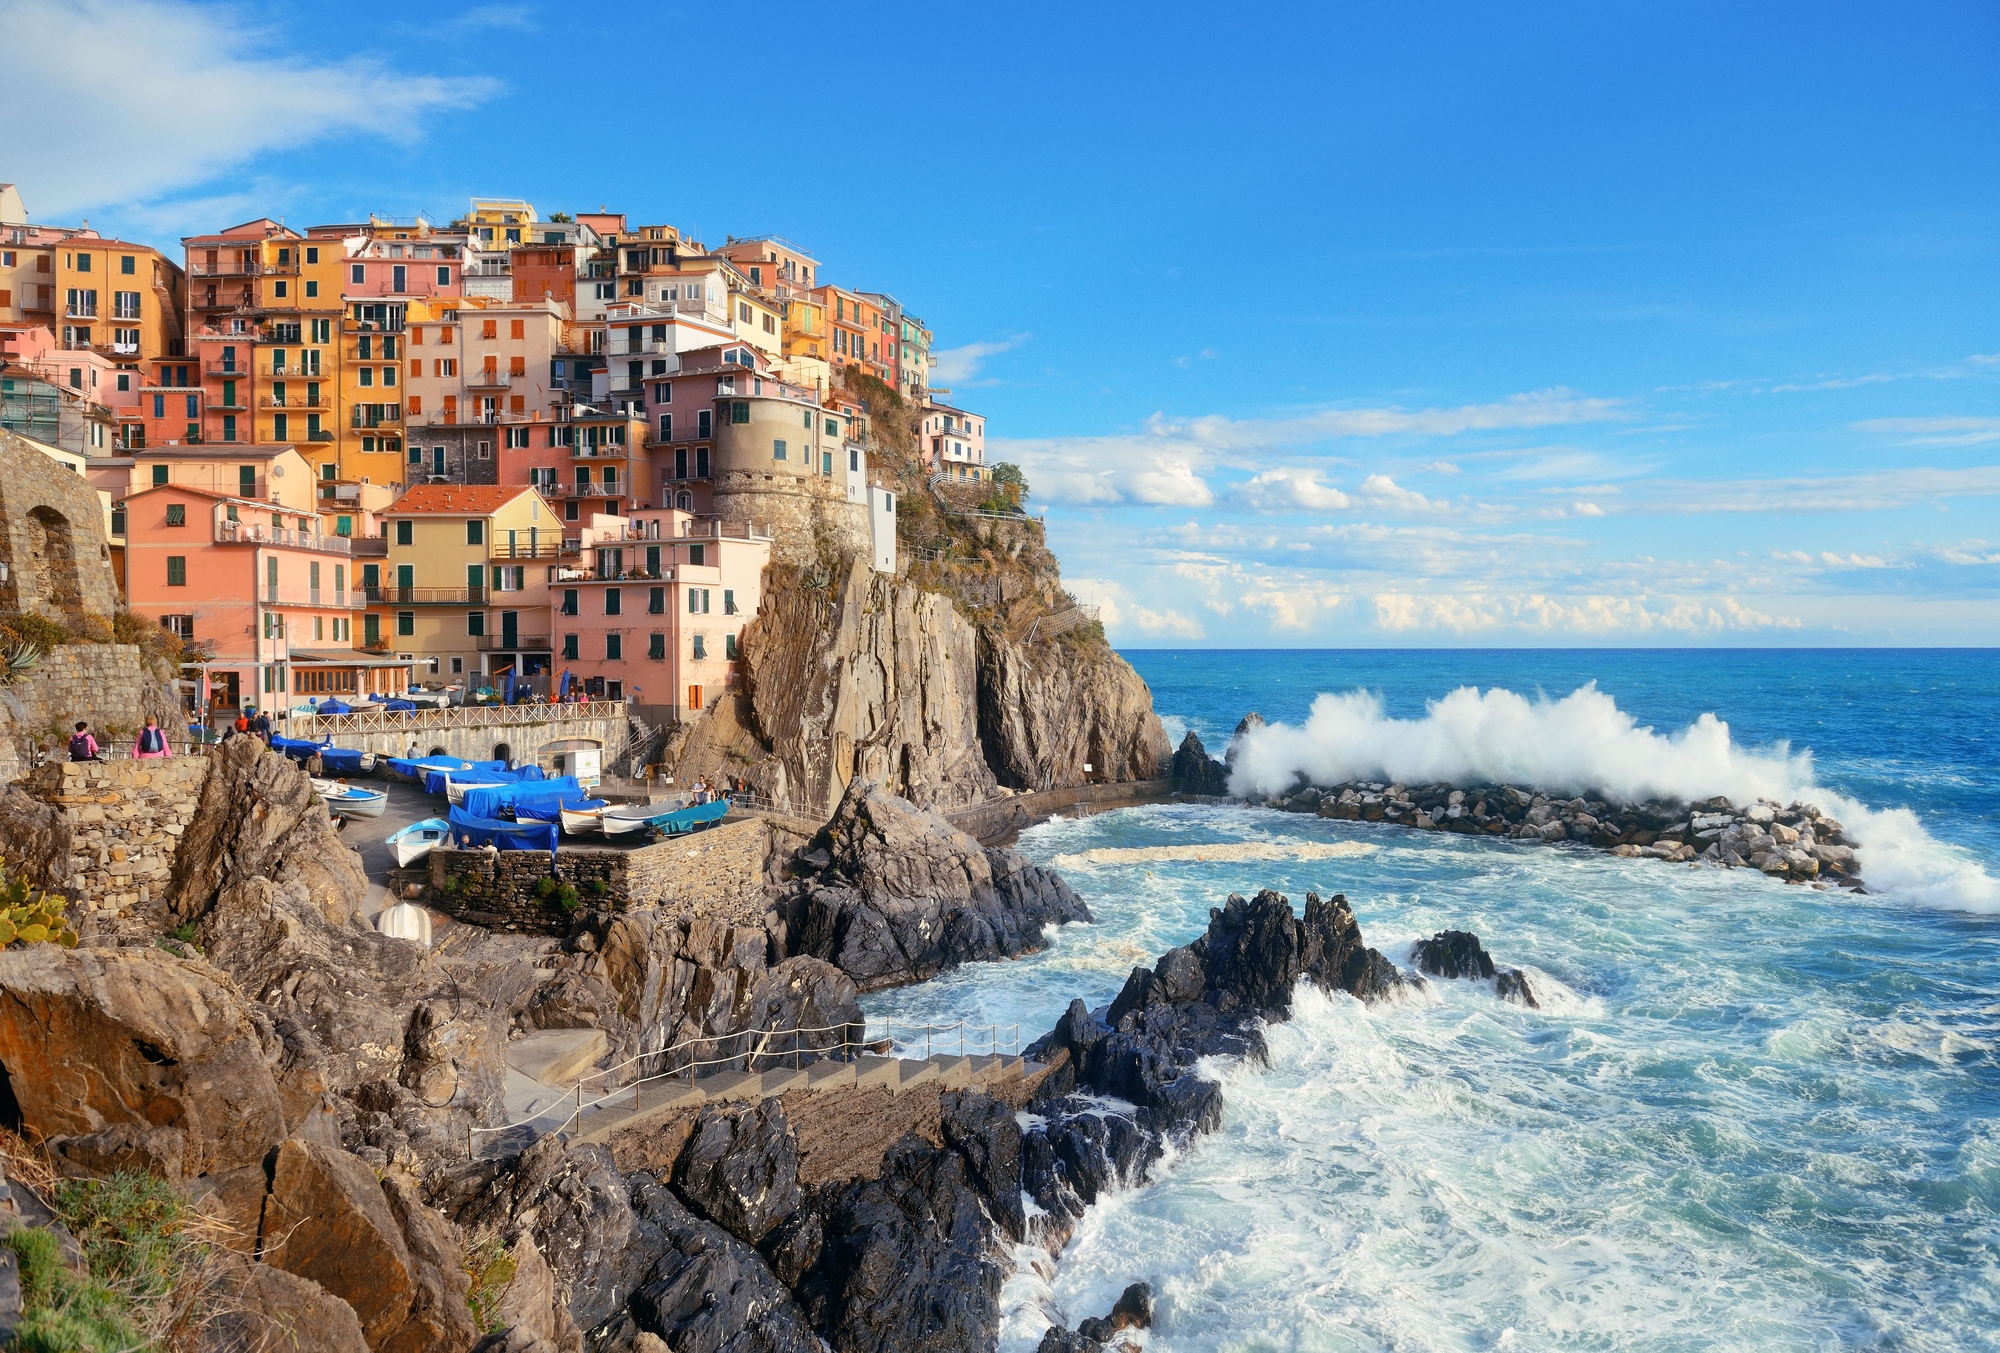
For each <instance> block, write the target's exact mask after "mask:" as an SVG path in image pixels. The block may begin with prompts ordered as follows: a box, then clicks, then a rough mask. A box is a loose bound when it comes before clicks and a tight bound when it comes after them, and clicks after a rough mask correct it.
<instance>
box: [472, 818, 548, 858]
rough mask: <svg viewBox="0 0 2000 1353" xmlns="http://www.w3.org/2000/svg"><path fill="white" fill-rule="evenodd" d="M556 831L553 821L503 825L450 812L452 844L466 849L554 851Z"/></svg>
mask: <svg viewBox="0 0 2000 1353" xmlns="http://www.w3.org/2000/svg"><path fill="white" fill-rule="evenodd" d="M557 835H558V832H557V830H556V824H555V823H553V822H502V821H500V820H499V819H498V818H490V817H480V816H478V815H477V814H474V813H468V812H466V811H465V810H464V809H463V808H453V809H452V810H451V843H452V844H453V845H455V846H458V847H460V848H461V849H462V848H464V847H466V846H497V847H498V848H499V849H501V850H546V851H551V852H553V851H554V850H555V848H556V838H557Z"/></svg>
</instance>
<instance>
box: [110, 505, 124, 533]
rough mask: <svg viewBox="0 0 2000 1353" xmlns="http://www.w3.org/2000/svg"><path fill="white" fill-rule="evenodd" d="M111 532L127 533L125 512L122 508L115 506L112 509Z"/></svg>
mask: <svg viewBox="0 0 2000 1353" xmlns="http://www.w3.org/2000/svg"><path fill="white" fill-rule="evenodd" d="M111 534H112V535H114V536H122V535H124V534H125V513H124V510H123V509H121V508H113V509H112V511H111Z"/></svg>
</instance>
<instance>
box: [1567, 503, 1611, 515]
mask: <svg viewBox="0 0 2000 1353" xmlns="http://www.w3.org/2000/svg"><path fill="white" fill-rule="evenodd" d="M1569 510H1570V511H1571V512H1574V513H1575V514H1576V515H1577V516H1579V517H1601V516H1603V515H1604V509H1603V508H1601V507H1599V506H1598V505H1597V504H1596V503H1571V504H1570V505H1569Z"/></svg>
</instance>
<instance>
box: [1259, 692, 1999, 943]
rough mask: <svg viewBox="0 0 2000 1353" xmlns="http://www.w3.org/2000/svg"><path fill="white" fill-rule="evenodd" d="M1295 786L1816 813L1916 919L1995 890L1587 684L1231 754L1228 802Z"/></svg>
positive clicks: (1835, 804)
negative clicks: (1440, 787) (1771, 807)
mask: <svg viewBox="0 0 2000 1353" xmlns="http://www.w3.org/2000/svg"><path fill="white" fill-rule="evenodd" d="M1300 776H1304V777H1305V778H1306V779H1307V780H1309V781H1310V782H1312V783H1314V784H1318V785H1331V784H1340V783H1345V782H1348V781H1353V780H1367V779H1378V778H1379V779H1383V780H1388V781H1393V782H1399V783H1405V784H1435V783H1447V784H1459V785H1474V784H1511V785H1521V786H1527V787H1531V788H1534V789H1539V790H1545V791H1552V792H1559V793H1563V792H1567V793H1583V792H1586V791H1590V792H1597V793H1601V794H1604V795H1606V796H1608V797H1610V798H1612V799H1616V800H1621V801H1625V802H1639V801H1645V800H1653V799H1670V800H1675V801H1680V802H1688V801H1698V800H1701V799H1706V798H1711V797H1714V796H1717V795H1720V796H1722V797H1725V798H1727V799H1729V800H1730V801H1731V802H1732V803H1735V804H1739V805H1742V804H1749V803H1754V802H1757V801H1758V800H1766V801H1769V802H1772V803H1777V804H1787V803H1793V802H1799V801H1805V802H1816V803H1818V804H1819V806H1820V807H1822V808H1824V809H1827V810H1828V811H1831V812H1833V813H1834V814H1835V815H1836V816H1838V817H1839V818H1840V820H1841V822H1842V824H1843V826H1844V827H1845V828H1846V829H1847V835H1848V836H1849V837H1850V838H1851V839H1852V840H1853V841H1854V843H1855V847H1856V850H1857V853H1858V854H1859V856H1860V860H1861V867H1862V875H1863V877H1864V878H1865V879H1866V880H1867V882H1868V886H1869V888H1870V889H1872V890H1874V891H1877V892H1884V893H1888V894H1890V895H1892V896H1895V897H1897V898H1899V899H1902V900H1905V901H1910V902H1915V903H1919V904H1921V905H1925V906H1934V907H1946V908H1953V909H1957V910H1962V911H1975V912H1995V911H2000V881H1996V880H1995V879H1994V878H1993V877H1992V876H1991V875H1989V874H1988V873H1987V872H1986V871H1985V870H1984V869H1982V868H1981V867H1980V865H1979V864H1978V862H1977V861H1975V860H1973V859H1972V858H1970V857H1969V856H1968V855H1966V854H1965V853H1964V852H1962V851H1958V850H1955V849H1953V848H1950V847H1947V846H1945V845H1943V844H1942V843H1940V842H1938V841H1937V840H1935V839H1934V838H1932V837H1931V836H1930V834H1929V833H1928V832H1926V831H1925V830H1924V828H1923V825H1922V824H1921V823H1920V822H1919V821H1918V820H1917V817H1916V815H1915V814H1914V813H1912V812H1910V811H1909V810H1907V809H1900V808H1898V809H1878V808H1872V807H1869V806H1867V805H1864V804H1861V803H1858V802H1857V801H1855V800H1853V799H1851V798H1849V797H1847V796H1845V795H1843V794H1840V793H1838V792H1837V791H1834V790H1831V789H1829V788H1827V787H1825V786H1822V785H1819V784H1817V783H1816V782H1815V779H1814V775H1813V757H1812V753H1811V752H1809V751H1806V752H1793V751H1792V750H1791V748H1790V746H1789V745H1788V744H1786V743H1782V742H1781V743H1778V744H1776V745H1774V746H1772V747H1770V748H1768V749H1764V750H1753V749H1750V748H1745V747H1742V746H1739V745H1737V744H1736V743H1735V742H1734V741H1733V740H1732V739H1731V737H1730V732H1729V725H1728V723H1727V722H1725V721H1724V720H1722V719H1720V718H1717V717H1716V716H1715V715H1714V714H1712V713H1705V714H1702V715H1701V716H1700V717H1698V718H1697V719H1695V720H1694V722H1693V723H1691V724H1689V725H1688V726H1686V727H1685V728H1682V729H1680V730H1679V731H1678V732H1675V733H1671V734H1664V735H1663V734H1661V733H1658V732H1656V731H1655V730H1654V729H1652V728H1650V727H1646V726H1642V725H1641V724H1640V723H1639V721H1638V720H1637V719H1635V718H1633V717H1632V716H1631V715H1630V714H1627V713H1626V712H1625V711H1623V710H1621V709H1620V708H1619V707H1618V704H1617V702H1616V701H1615V700H1614V699H1613V698H1612V697H1611V696H1609V695H1607V694H1605V693H1604V692H1603V691H1600V690H1598V689H1597V684H1596V683H1595V682H1589V683H1586V684H1585V685H1583V686H1581V687H1579V688H1578V689H1576V690H1574V691H1572V692H1571V693H1570V694H1568V695H1566V696H1564V697H1562V698H1561V699H1558V700H1550V699H1547V698H1539V697H1538V698H1535V699H1529V698H1527V697H1525V696H1522V695H1519V694H1517V693H1515V692H1513V691H1510V690H1505V689H1502V688H1497V687H1496V688H1491V689H1488V690H1485V691H1481V690H1479V689H1477V688H1476V687H1471V686H1461V687H1459V688H1458V689H1456V690H1454V691H1452V692H1450V693H1449V694H1447V695H1445V696H1443V697H1442V698H1440V699H1436V700H1432V701H1429V702H1427V704H1426V707H1425V714H1424V717H1423V718H1421V719H1396V718H1391V717H1389V716H1388V715H1387V714H1386V713H1385V712H1384V707H1383V702H1382V700H1381V697H1380V696H1378V695H1376V694H1374V693H1372V692H1369V691H1348V692H1343V693H1337V694H1336V693H1328V694H1322V695H1320V696H1319V697H1318V698H1317V699H1315V700H1314V701H1313V705H1312V711H1311V713H1310V714H1309V715H1308V717H1307V719H1306V721H1305V724H1304V726H1303V727H1298V728H1294V727H1292V726H1290V725H1287V724H1284V723H1270V724H1266V725H1264V726H1263V727H1260V728H1252V729H1250V730H1249V731H1248V732H1246V733H1245V734H1244V736H1243V738H1242V740H1241V741H1240V743H1239V744H1238V745H1237V746H1236V748H1235V755H1234V759H1233V768H1232V771H1231V775H1230V789H1231V792H1233V793H1237V794H1242V795H1246V796H1247V795H1252V794H1256V795H1265V794H1276V793H1282V792H1283V791H1285V790H1286V789H1288V788H1289V787H1290V786H1292V785H1293V784H1295V783H1296V782H1297V781H1298V778H1299V777H1300Z"/></svg>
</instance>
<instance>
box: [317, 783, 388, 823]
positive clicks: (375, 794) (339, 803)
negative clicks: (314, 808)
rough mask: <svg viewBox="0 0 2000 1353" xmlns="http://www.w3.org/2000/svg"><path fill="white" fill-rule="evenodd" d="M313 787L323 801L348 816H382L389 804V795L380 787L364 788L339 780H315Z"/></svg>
mask: <svg viewBox="0 0 2000 1353" xmlns="http://www.w3.org/2000/svg"><path fill="white" fill-rule="evenodd" d="M312 787H313V793H315V794H317V795H319V797H320V801H321V802H323V803H325V804H326V806H327V807H328V808H330V809H332V810H333V811H334V812H336V813H340V814H342V815H344V816H347V817H380V816H382V812H383V810H384V809H386V808H387V807H388V806H389V796H388V795H387V794H385V793H383V792H382V791H381V790H379V789H363V788H362V787H361V786H360V785H350V784H346V783H344V782H342V781H339V780H314V781H313V782H312Z"/></svg>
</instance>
